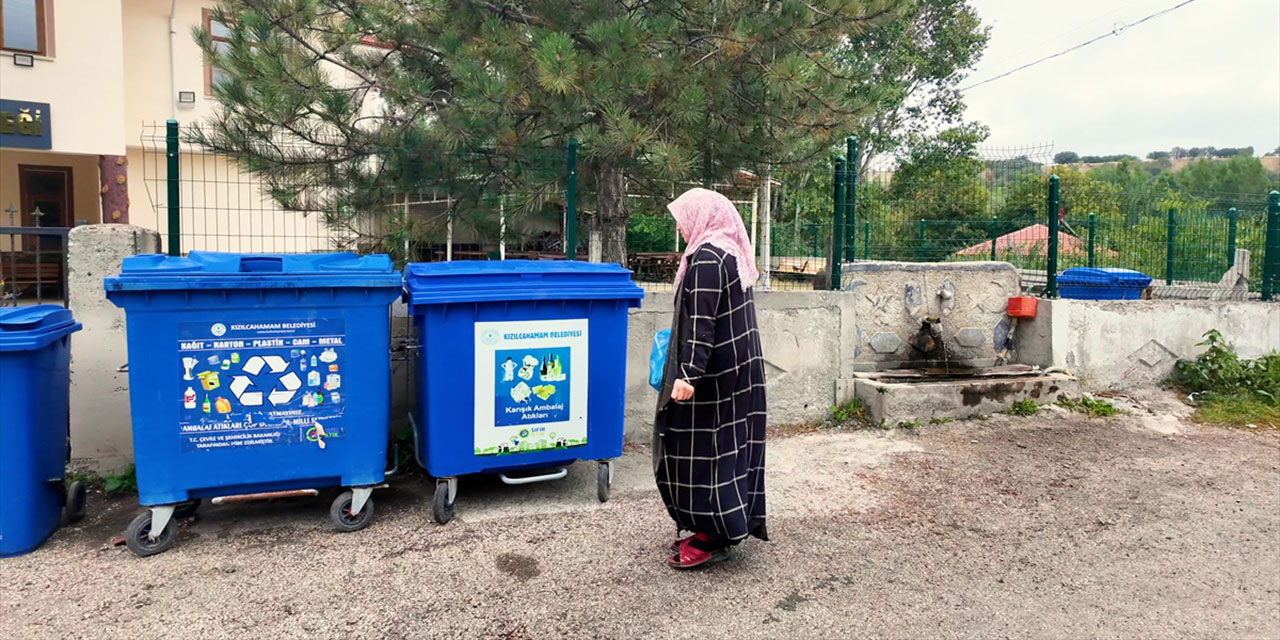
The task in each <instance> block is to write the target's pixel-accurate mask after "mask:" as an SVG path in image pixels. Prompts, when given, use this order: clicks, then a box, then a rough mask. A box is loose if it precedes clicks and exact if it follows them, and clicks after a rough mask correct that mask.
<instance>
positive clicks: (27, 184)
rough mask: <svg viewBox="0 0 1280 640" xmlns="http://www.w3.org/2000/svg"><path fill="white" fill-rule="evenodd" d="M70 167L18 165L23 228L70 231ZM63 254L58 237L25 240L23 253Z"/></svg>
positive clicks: (71, 206) (60, 240)
mask: <svg viewBox="0 0 1280 640" xmlns="http://www.w3.org/2000/svg"><path fill="white" fill-rule="evenodd" d="M71 184H72V183H71V167H38V166H33V165H18V185H19V189H20V192H21V198H22V226H24V227H69V226H71V220H72V215H73V207H74V203H73V202H72V198H71ZM37 246H39V247H40V251H52V252H57V253H61V252H62V239H61V238H59V237H58V236H40V237H39V238H38V239H37V238H35V237H30V236H28V237H26V238H25V239H24V240H23V243H22V248H23V250H24V251H35V250H36V247H37Z"/></svg>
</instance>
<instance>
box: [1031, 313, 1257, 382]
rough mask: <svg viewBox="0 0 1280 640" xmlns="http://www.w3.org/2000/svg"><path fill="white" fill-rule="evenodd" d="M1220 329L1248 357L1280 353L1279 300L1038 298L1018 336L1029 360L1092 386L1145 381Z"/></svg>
mask: <svg viewBox="0 0 1280 640" xmlns="http://www.w3.org/2000/svg"><path fill="white" fill-rule="evenodd" d="M1210 329H1217V330H1218V331H1220V332H1222V335H1223V337H1224V338H1226V340H1227V341H1228V342H1230V343H1231V344H1232V345H1233V346H1234V347H1235V349H1236V352H1237V353H1239V354H1240V356H1241V357H1243V358H1256V357H1258V356H1261V355H1265V354H1267V353H1270V352H1273V351H1280V304H1274V303H1265V302H1218V301H1174V300H1135V301H1123V302H1102V301H1086V300H1052V301H1049V300H1041V301H1040V303H1039V308H1038V310H1037V316H1036V318H1035V319H1034V320H1031V321H1029V322H1024V323H1022V324H1021V325H1020V326H1019V328H1018V331H1017V335H1016V337H1015V341H1016V343H1017V345H1018V358H1019V360H1020V361H1022V362H1025V363H1027V364H1035V365H1041V366H1046V367H1048V366H1055V367H1063V368H1065V369H1067V370H1068V371H1069V372H1071V373H1072V374H1074V375H1076V376H1077V377H1079V378H1080V379H1081V382H1083V383H1084V385H1085V386H1086V388H1089V389H1094V390H1104V389H1121V388H1132V387H1141V386H1144V385H1151V384H1155V383H1158V382H1160V381H1161V380H1163V379H1165V378H1167V377H1169V375H1170V374H1172V373H1173V368H1174V364H1175V363H1176V362H1177V361H1178V360H1179V359H1183V358H1185V359H1190V358H1194V357H1195V356H1196V355H1198V354H1199V353H1200V352H1201V351H1203V348H1202V347H1197V346H1196V343H1198V342H1200V341H1201V340H1203V337H1202V336H1203V335H1204V333H1205V332H1206V331H1208V330H1210Z"/></svg>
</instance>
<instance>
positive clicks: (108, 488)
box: [102, 465, 138, 494]
mask: <svg viewBox="0 0 1280 640" xmlns="http://www.w3.org/2000/svg"><path fill="white" fill-rule="evenodd" d="M102 490H103V491H105V492H107V493H108V494H112V493H137V492H138V475H137V473H136V472H135V471H134V468H133V465H129V467H128V468H127V469H125V470H124V471H121V472H119V473H113V474H111V475H109V476H107V477H106V478H105V479H104V480H103V483H102Z"/></svg>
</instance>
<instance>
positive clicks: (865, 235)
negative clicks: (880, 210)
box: [862, 222, 871, 260]
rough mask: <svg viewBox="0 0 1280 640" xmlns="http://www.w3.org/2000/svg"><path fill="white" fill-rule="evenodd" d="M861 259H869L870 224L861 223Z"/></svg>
mask: <svg viewBox="0 0 1280 640" xmlns="http://www.w3.org/2000/svg"><path fill="white" fill-rule="evenodd" d="M862 259H863V260H870V259H871V223H870V222H864V223H862Z"/></svg>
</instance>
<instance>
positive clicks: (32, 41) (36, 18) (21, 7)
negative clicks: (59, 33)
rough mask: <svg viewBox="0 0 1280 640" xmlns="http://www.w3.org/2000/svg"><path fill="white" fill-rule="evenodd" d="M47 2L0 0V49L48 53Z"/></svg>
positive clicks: (38, 53) (37, 53) (37, 0)
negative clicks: (46, 29)
mask: <svg viewBox="0 0 1280 640" xmlns="http://www.w3.org/2000/svg"><path fill="white" fill-rule="evenodd" d="M46 4H48V0H0V49H5V50H7V51H23V52H26V53H34V54H36V55H41V56H42V55H45V54H46V53H48V50H49V48H48V42H47V40H48V34H47V33H46V31H45V21H46V19H47V18H46V16H47V15H48V9H49V7H47V6H45V5H46Z"/></svg>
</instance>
